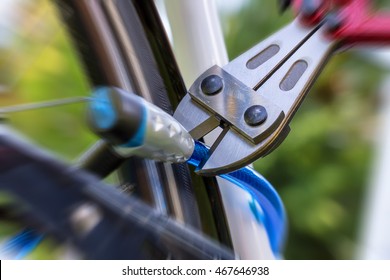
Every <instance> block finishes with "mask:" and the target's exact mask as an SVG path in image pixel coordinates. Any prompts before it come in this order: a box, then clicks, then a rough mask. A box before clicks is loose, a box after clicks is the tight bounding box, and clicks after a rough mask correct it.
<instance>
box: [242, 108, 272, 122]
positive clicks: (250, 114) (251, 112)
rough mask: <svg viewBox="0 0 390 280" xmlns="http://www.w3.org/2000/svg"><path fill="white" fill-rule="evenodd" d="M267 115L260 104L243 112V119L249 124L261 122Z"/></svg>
mask: <svg viewBox="0 0 390 280" xmlns="http://www.w3.org/2000/svg"><path fill="white" fill-rule="evenodd" d="M267 117H268V113H267V110H266V109H265V108H264V107H263V106H261V105H254V106H252V107H249V108H248V109H247V110H246V111H245V114H244V120H245V122H246V123H247V124H248V125H250V126H258V125H261V124H263V123H264V122H265V121H266V120H267Z"/></svg>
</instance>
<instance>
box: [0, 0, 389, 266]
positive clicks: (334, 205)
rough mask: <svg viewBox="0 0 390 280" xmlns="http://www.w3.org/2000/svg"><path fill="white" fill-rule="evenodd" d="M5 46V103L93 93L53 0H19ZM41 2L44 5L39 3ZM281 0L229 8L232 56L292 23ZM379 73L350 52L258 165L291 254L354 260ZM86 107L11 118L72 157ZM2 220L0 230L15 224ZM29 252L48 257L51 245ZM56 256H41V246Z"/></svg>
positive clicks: (82, 134)
mask: <svg viewBox="0 0 390 280" xmlns="http://www.w3.org/2000/svg"><path fill="white" fill-rule="evenodd" d="M22 3H23V5H20V7H19V8H18V13H19V17H18V19H19V20H18V21H17V22H16V23H15V24H17V26H14V28H15V30H13V31H14V37H13V39H12V41H10V42H9V45H8V46H6V47H4V46H3V47H2V48H1V47H0V85H2V87H0V90H1V93H0V104H1V106H5V105H11V104H20V103H28V102H37V101H43V100H49V99H57V98H61V97H72V96H80V95H87V94H88V91H89V85H88V83H87V81H86V79H85V77H84V76H83V71H82V66H81V65H80V64H79V61H78V59H77V56H76V54H75V52H74V49H73V48H72V45H71V43H70V41H69V39H68V38H67V36H66V32H65V31H64V29H63V26H62V25H61V23H60V21H59V18H58V14H57V13H56V11H55V10H54V8H53V6H52V5H51V4H50V3H49V2H48V1H43V0H42V1H41V0H40V1H23V2H22ZM37 3H39V4H37ZM292 18H293V17H292V14H291V13H290V12H287V13H285V14H284V15H283V16H281V15H280V14H279V12H278V10H277V6H276V1H265V0H263V1H258V0H252V1H249V3H248V4H247V5H246V6H244V7H243V8H242V9H241V10H240V11H238V12H237V13H235V14H229V15H224V17H223V20H224V26H225V35H226V42H227V46H228V52H229V56H230V58H234V57H236V56H237V55H238V54H240V53H242V52H243V51H245V50H246V49H248V48H249V47H251V46H252V45H253V44H255V43H257V42H258V41H259V40H261V39H263V38H265V37H266V36H267V35H269V34H271V33H273V32H275V31H276V30H278V29H279V28H280V27H282V26H283V25H285V24H286V23H288V22H289V21H291V19H292ZM383 74H384V73H383V71H382V70H381V69H378V68H377V67H375V66H374V65H372V64H370V63H369V62H367V60H366V59H364V58H362V57H361V56H359V55H357V54H356V53H354V52H348V53H342V54H338V55H337V56H336V57H335V58H334V59H333V60H332V61H331V62H330V63H329V65H328V66H327V67H326V69H325V70H324V72H323V74H322V75H321V76H320V78H319V80H318V81H317V83H316V84H315V86H314V88H313V89H312V90H311V92H310V94H309V96H308V98H307V99H306V101H305V102H304V104H303V105H302V108H301V109H300V111H299V112H298V113H297V114H296V116H295V118H294V120H293V121H292V123H291V129H292V130H291V133H290V135H289V136H288V137H287V139H286V141H285V142H284V143H283V144H282V145H281V147H280V148H278V149H277V150H276V151H274V152H273V153H272V154H271V155H269V156H267V157H266V158H264V159H260V160H258V161H257V162H256V163H255V167H256V169H257V170H258V171H259V172H260V173H262V174H263V175H264V176H265V177H266V178H268V179H269V180H270V181H271V182H272V183H273V184H274V186H276V188H277V190H278V191H279V193H280V194H281V196H282V199H283V201H284V202H285V206H286V211H287V213H288V217H289V234H288V240H287V246H286V253H285V257H286V258H287V259H350V258H353V256H354V250H355V249H356V242H357V232H358V229H359V221H360V216H361V209H362V208H361V207H362V204H363V196H364V190H365V186H366V185H367V175H368V172H369V168H370V164H371V161H372V160H371V158H372V147H373V146H372V140H373V139H372V135H373V129H374V128H375V123H376V122H375V109H376V103H377V94H376V90H377V87H378V84H379V83H380V81H381V78H382V76H383ZM82 119H83V105H81V104H75V105H68V106H63V107H58V108H52V109H43V110H38V111H32V112H24V113H18V114H14V115H12V118H11V123H12V125H13V126H15V127H16V128H17V129H19V130H21V131H23V133H25V134H26V135H28V136H29V137H31V138H32V139H34V140H35V141H37V143H39V144H40V145H42V146H44V147H46V148H47V149H50V150H53V151H56V152H57V153H59V154H60V155H61V156H62V157H63V158H65V159H67V160H71V159H74V158H75V157H76V156H77V155H78V154H79V153H80V152H81V151H82V150H84V149H85V148H86V147H87V146H88V145H89V144H90V143H92V142H93V140H94V136H92V135H91V134H90V133H89V132H88V131H87V130H86V129H85V127H84V124H83V122H82V121H80V120H82ZM14 230H15V229H14V228H12V226H8V225H7V226H6V225H5V224H2V225H1V229H0V235H1V234H5V233H7V234H8V233H9V232H11V231H14ZM42 247H43V248H45V249H44V250H43V251H39V252H38V253H36V254H38V255H34V256H32V258H51V257H54V255H53V253H52V250H51V248H52V245H51V243H50V241H47V242H46V243H44V244H43V245H42ZM45 251H46V252H48V251H50V252H51V253H50V254H49V255H45V254H44V255H42V253H41V252H45Z"/></svg>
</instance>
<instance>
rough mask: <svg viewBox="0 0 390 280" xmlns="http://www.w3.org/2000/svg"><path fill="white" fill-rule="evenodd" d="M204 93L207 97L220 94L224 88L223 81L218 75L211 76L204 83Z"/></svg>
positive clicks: (202, 85) (202, 86) (202, 87)
mask: <svg viewBox="0 0 390 280" xmlns="http://www.w3.org/2000/svg"><path fill="white" fill-rule="evenodd" d="M200 88H201V89H202V92H203V93H204V94H206V95H215V94H218V93H219V92H220V91H221V90H222V88H223V80H222V78H221V77H220V76H218V75H210V76H208V77H206V78H204V80H203V81H202V84H201V85H200Z"/></svg>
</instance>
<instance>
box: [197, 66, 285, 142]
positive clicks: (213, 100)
mask: <svg viewBox="0 0 390 280" xmlns="http://www.w3.org/2000/svg"><path fill="white" fill-rule="evenodd" d="M210 75H218V76H219V77H221V78H222V80H223V89H222V90H221V91H220V92H219V93H218V94H215V95H207V94H204V93H203V92H202V89H201V83H202V81H203V80H204V79H205V78H207V77H208V76H210ZM189 93H190V95H191V97H192V98H193V99H194V101H195V102H199V103H200V104H201V105H202V106H203V107H204V108H205V109H206V110H207V111H209V112H210V113H209V114H211V115H215V116H216V117H217V118H219V119H220V120H222V121H223V122H224V123H225V125H230V126H231V127H232V129H234V130H236V131H237V132H238V133H241V134H242V135H243V136H245V137H247V139H248V140H249V141H251V142H253V143H254V144H258V143H260V142H261V141H262V140H264V139H266V138H267V137H268V136H270V135H271V133H272V132H273V131H274V130H275V129H276V128H277V127H278V126H279V125H280V123H281V122H282V121H283V119H284V113H283V111H282V110H281V109H280V108H279V107H278V106H276V105H275V104H274V103H272V102H271V101H269V100H268V99H266V98H264V97H263V96H261V95H259V94H257V93H256V92H255V91H254V90H252V89H251V88H249V87H247V86H245V85H244V84H243V83H241V82H240V81H239V80H237V79H236V78H234V77H233V76H232V75H230V74H229V73H227V72H225V71H224V70H223V69H222V68H220V67H218V66H213V67H211V68H210V69H209V70H207V71H206V72H205V73H203V74H202V76H200V77H199V78H198V79H197V80H196V81H195V83H194V84H193V85H192V86H191V88H190V91H189ZM253 105H261V106H263V107H265V108H266V110H267V114H268V117H267V119H266V121H265V122H264V123H263V124H261V125H259V126H251V125H248V124H247V123H246V122H245V120H244V114H245V111H246V110H247V109H248V108H249V107H251V106H253Z"/></svg>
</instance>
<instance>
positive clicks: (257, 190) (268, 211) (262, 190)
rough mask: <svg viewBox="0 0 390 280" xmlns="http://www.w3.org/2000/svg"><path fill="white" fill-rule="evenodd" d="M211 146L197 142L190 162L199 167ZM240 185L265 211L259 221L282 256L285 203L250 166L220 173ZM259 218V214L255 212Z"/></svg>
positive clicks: (276, 251) (274, 248)
mask: <svg viewBox="0 0 390 280" xmlns="http://www.w3.org/2000/svg"><path fill="white" fill-rule="evenodd" d="M208 153H209V148H208V147H207V146H205V145H204V144H203V143H200V142H195V150H194V153H193V155H192V156H191V158H190V159H189V160H188V163H189V164H191V165H193V166H195V167H198V166H199V164H200V163H201V162H202V161H203V160H204V159H205V158H207V157H208ZM220 177H221V178H224V179H226V180H228V181H230V182H232V183H233V184H235V185H237V186H238V187H240V188H242V189H244V190H246V191H247V192H248V193H250V194H251V195H252V197H253V199H254V200H255V201H256V202H257V203H258V205H260V207H261V209H262V210H263V212H264V215H263V216H262V219H261V220H258V221H259V222H261V223H263V224H264V226H265V228H266V231H267V234H268V238H269V240H270V244H271V248H272V251H273V253H274V254H275V255H276V256H280V255H281V252H282V249H283V245H284V241H285V234H286V214H285V210H284V206H283V203H282V201H281V199H280V197H279V195H278V193H277V192H276V191H275V189H274V188H273V187H272V185H271V184H270V183H269V182H268V181H267V180H266V179H265V178H264V177H263V176H261V175H260V174H258V173H257V172H256V171H255V170H253V169H252V168H250V167H244V168H241V169H239V170H236V171H233V172H231V173H228V174H222V175H220ZM254 215H255V217H256V218H257V219H258V215H257V214H256V213H254Z"/></svg>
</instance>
